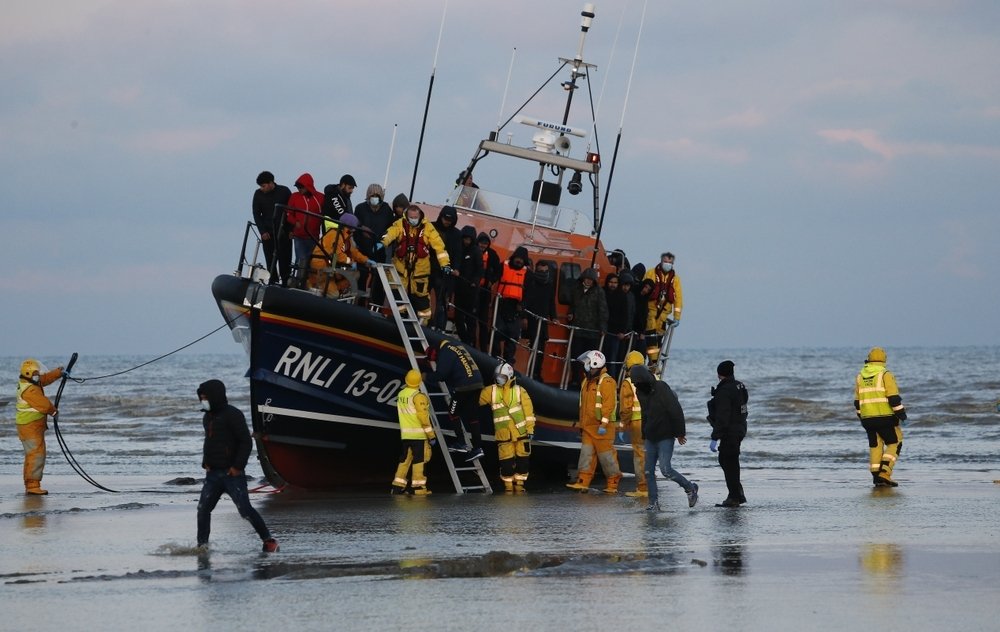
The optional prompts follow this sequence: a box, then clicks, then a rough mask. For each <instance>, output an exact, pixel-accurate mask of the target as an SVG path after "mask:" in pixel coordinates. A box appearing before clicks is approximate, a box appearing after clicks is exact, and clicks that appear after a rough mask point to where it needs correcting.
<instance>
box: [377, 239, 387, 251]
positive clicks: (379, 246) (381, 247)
mask: <svg viewBox="0 0 1000 632" xmlns="http://www.w3.org/2000/svg"><path fill="white" fill-rule="evenodd" d="M379 250H385V244H383V243H382V242H381V241H379V242H376V243H375V251H376V252H377V251H379Z"/></svg>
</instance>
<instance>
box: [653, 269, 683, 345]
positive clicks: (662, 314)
mask: <svg viewBox="0 0 1000 632" xmlns="http://www.w3.org/2000/svg"><path fill="white" fill-rule="evenodd" d="M644 280H650V281H652V282H653V291H652V293H651V294H650V296H649V298H650V301H649V312H648V313H647V316H646V355H647V356H649V363H650V364H655V363H656V362H657V360H659V358H660V345H661V344H662V343H663V336H664V335H666V332H667V328H668V327H676V326H678V325H680V324H681V310H682V309H684V293H683V291H682V289H681V278H680V277H679V276H677V271H676V270H674V253H672V252H665V253H663V254H662V255H660V264H659V265H657V266H656V267H654V268H650V269H649V270H648V271H647V272H646V276H645V277H644Z"/></svg>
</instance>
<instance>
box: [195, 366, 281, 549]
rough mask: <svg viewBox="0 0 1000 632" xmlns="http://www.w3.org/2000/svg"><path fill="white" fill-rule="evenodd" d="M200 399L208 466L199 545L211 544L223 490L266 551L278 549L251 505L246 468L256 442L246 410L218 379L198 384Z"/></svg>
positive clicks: (201, 500)
mask: <svg viewBox="0 0 1000 632" xmlns="http://www.w3.org/2000/svg"><path fill="white" fill-rule="evenodd" d="M198 400H199V401H201V409H202V410H203V411H205V414H204V416H203V417H202V420H201V423H202V426H204V428H205V443H204V445H203V448H202V458H201V466H202V467H203V468H205V484H204V485H203V486H202V488H201V496H200V497H199V498H198V547H199V548H205V547H207V546H208V536H209V534H210V533H211V531H212V510H213V509H215V505H216V504H217V503H218V502H219V498H221V497H222V494H223V493H226V494H229V497H230V498H232V499H233V503H234V504H235V505H236V509H237V510H239V512H240V516H241V517H242V518H243V519H244V520H247V521H248V522H249V523H250V524H251V525H253V528H254V530H255V531H256V532H257V535H258V536H260V539H261V542H262V543H263V547H262V548H263V551H264V552H265V553H274V552H275V551H277V550H278V542H277V540H275V539H274V538H272V537H271V532H270V531H269V530H268V528H267V525H266V524H264V519H263V518H261V517H260V514H259V513H257V510H256V509H254V508H253V506H252V505H251V504H250V494H249V492H248V491H247V479H246V476H244V474H243V470H244V469H245V468H246V466H247V460H248V459H249V458H250V450H251V448H252V447H253V442H252V440H251V438H250V431H249V430H248V429H247V420H246V417H244V416H243V413H242V412H241V411H240V410H239V409H238V408H236V407H235V406H232V405H230V404H229V400H228V399H226V385H225V384H223V383H222V382H221V381H219V380H208V381H207V382H203V383H202V384H201V385H200V386H199V387H198Z"/></svg>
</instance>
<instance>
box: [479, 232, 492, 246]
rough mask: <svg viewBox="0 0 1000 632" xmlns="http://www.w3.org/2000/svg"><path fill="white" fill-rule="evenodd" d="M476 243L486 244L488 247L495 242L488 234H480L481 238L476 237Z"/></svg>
mask: <svg viewBox="0 0 1000 632" xmlns="http://www.w3.org/2000/svg"><path fill="white" fill-rule="evenodd" d="M476 241H478V242H479V243H481V244H486V245H487V246H489V245H490V244H492V243H493V240H492V239H490V236H489V235H487V234H486V233H479V237H476Z"/></svg>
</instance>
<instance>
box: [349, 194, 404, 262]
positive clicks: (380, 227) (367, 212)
mask: <svg viewBox="0 0 1000 632" xmlns="http://www.w3.org/2000/svg"><path fill="white" fill-rule="evenodd" d="M354 215H355V216H356V217H357V218H358V224H360V225H361V226H364V227H365V228H367V229H368V230H359V231H356V232H355V233H354V243H356V244H357V245H358V250H360V251H361V252H363V253H365V255H367V256H369V257H371V256H372V255H374V254H375V244H377V243H379V242H381V241H382V238H383V237H385V231H387V230H389V226H392V223H393V222H394V221H396V219H397V218H396V215H395V213H393V212H392V207H391V206H389V205H388V204H386V203H385V202H380V203H379V205H378V208H376V209H373V208H372V207H371V205H370V204H369V203H368V202H362V203H361V204H358V206H357V207H356V208H355V209H354Z"/></svg>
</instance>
